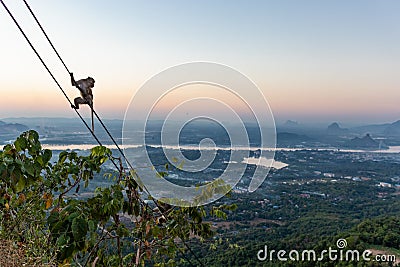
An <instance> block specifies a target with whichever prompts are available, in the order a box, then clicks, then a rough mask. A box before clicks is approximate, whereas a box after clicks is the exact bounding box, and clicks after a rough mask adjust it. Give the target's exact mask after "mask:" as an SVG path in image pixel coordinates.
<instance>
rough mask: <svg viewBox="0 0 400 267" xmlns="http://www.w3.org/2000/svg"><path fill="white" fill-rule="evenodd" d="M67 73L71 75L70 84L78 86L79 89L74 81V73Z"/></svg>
mask: <svg viewBox="0 0 400 267" xmlns="http://www.w3.org/2000/svg"><path fill="white" fill-rule="evenodd" d="M69 75H70V76H71V84H72V86H75V87H78V89H79V90H80V88H79V86H78V84H77V83H76V81H75V79H74V74H73V73H72V72H70V73H69Z"/></svg>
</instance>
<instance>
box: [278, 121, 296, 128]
mask: <svg viewBox="0 0 400 267" xmlns="http://www.w3.org/2000/svg"><path fill="white" fill-rule="evenodd" d="M282 126H283V127H297V126H299V123H298V122H297V121H292V120H287V121H286V122H285V123H284V124H282Z"/></svg>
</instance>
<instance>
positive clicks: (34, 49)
mask: <svg viewBox="0 0 400 267" xmlns="http://www.w3.org/2000/svg"><path fill="white" fill-rule="evenodd" d="M0 2H1V4H2V5H3V7H4V8H5V10H6V11H7V13H8V14H9V15H10V17H11V19H12V20H13V21H14V23H15V25H16V26H17V27H18V29H19V31H20V32H21V34H22V35H23V36H24V38H25V40H26V41H27V42H28V44H29V46H30V47H31V48H32V50H33V52H34V53H35V54H36V56H37V57H38V58H39V60H40V62H41V63H42V65H43V66H44V68H45V69H46V70H47V72H48V73H49V75H50V76H51V78H52V79H53V81H54V82H55V83H56V85H57V87H58V88H59V89H60V91H61V92H62V93H63V95H64V96H65V98H66V99H67V101H68V102H69V104H70V105H72V102H71V100H70V99H69V97H68V95H67V94H66V93H65V91H64V89H63V88H62V87H61V85H60V84H59V82H58V81H57V79H56V78H55V77H54V75H53V73H52V72H51V71H50V69H49V68H48V67H47V65H46V63H45V62H44V61H43V59H42V57H41V56H40V55H39V53H38V51H37V50H36V48H35V47H34V46H33V44H32V43H31V41H30V40H29V38H28V36H27V35H26V34H25V32H24V30H23V29H22V28H21V26H20V25H19V23H18V22H17V20H16V19H15V17H14V16H13V14H12V13H11V11H10V10H9V9H8V7H7V6H6V4H5V3H4V2H3V0H0ZM74 110H75V112H76V114H77V115H78V116H79V118H80V119H81V120H82V122H83V123H84V125H85V126H86V128H87V129H88V130H89V132H90V133H91V134H92V136H93V138H94V139H95V140H96V141H97V143H98V144H99V145H100V146H102V143H101V142H100V140H99V139H98V138H97V136H96V135H95V134H94V132H93V131H92V130H91V129H90V127H89V125H88V124H87V123H86V121H85V120H84V119H83V117H82V116H81V114H80V113H79V112H78V110H76V109H74ZM113 164H114V166H115V167H116V168H117V169H118V165H116V163H115V162H114V161H113Z"/></svg>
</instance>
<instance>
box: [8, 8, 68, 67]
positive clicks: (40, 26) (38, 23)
mask: <svg viewBox="0 0 400 267" xmlns="http://www.w3.org/2000/svg"><path fill="white" fill-rule="evenodd" d="M23 1H24V3H25V5H26V7H27V8H28V9H29V12H31V14H32V16H33V18H34V19H35V21H36V23H37V25H39V28H40V29H41V30H42V33H43V34H44V36H46V39H47V41H49V43H50V45H51V47H52V48H53V50H54V52H56V55H57V56H58V58H59V59H60V61H61V63H62V64H63V65H64V67H65V69H66V70H67V71H68V73H70V71H69V69H68V68H67V65H65V63H64V61H63V60H62V58H61V56H60V54H58V52H57V50H56V48H55V47H54V45H53V43H52V42H51V41H50V38H49V36H47V34H46V32H45V30H44V29H43V27H42V25H41V24H40V22H39V20H38V19H37V18H36V16H35V14H34V13H33V11H32V9H31V7H30V6H29V5H28V3H27V2H26V1H25V0H23ZM2 2H3V1H2Z"/></svg>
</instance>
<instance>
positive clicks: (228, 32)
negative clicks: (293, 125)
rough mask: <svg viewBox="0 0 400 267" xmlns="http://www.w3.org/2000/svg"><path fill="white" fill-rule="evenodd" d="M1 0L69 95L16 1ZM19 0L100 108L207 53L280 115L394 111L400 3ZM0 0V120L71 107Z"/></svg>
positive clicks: (117, 106)
mask: <svg viewBox="0 0 400 267" xmlns="http://www.w3.org/2000/svg"><path fill="white" fill-rule="evenodd" d="M5 2H6V4H7V5H8V6H9V8H10V9H11V10H12V11H13V12H14V13H15V15H16V17H17V19H18V20H20V21H21V24H22V26H23V27H24V28H25V29H26V30H27V33H28V35H29V36H31V37H32V41H34V43H35V44H37V46H38V48H39V50H40V53H41V54H42V55H43V56H44V57H45V59H46V61H47V62H48V64H49V66H50V67H51V68H52V69H53V70H54V72H55V74H56V76H57V78H58V79H59V80H60V81H61V83H62V85H63V86H64V87H65V88H66V89H67V93H68V95H69V96H71V98H73V97H74V96H75V95H76V94H77V92H76V89H74V88H72V87H71V86H69V84H68V82H69V80H68V76H67V74H66V73H65V71H64V70H63V69H62V66H61V64H60V63H59V62H58V61H57V59H56V58H55V56H54V53H53V52H52V50H51V48H50V47H49V46H48V45H47V43H46V41H45V40H44V39H43V37H42V36H41V35H40V32H39V29H38V28H37V26H36V25H35V24H34V21H33V20H32V18H31V17H30V14H29V12H28V11H27V10H26V8H25V7H24V5H23V2H22V1H11V0H8V1H7V0H5ZM29 3H30V5H31V7H32V9H33V10H34V11H35V12H36V14H37V16H38V18H39V20H40V21H41V22H42V24H43V26H44V27H45V29H46V30H47V32H48V34H49V35H50V38H51V39H52V40H53V42H54V44H55V45H56V47H57V49H58V50H59V52H60V53H61V55H62V57H63V58H64V60H65V61H66V63H67V65H68V66H69V68H70V69H72V70H73V71H74V73H75V75H76V76H77V77H87V76H88V75H91V76H93V77H95V79H96V87H95V91H94V92H95V100H96V106H97V109H98V110H99V113H101V114H103V115H104V116H105V117H108V118H122V117H123V114H124V111H125V108H126V106H127V104H128V102H129V99H130V98H131V97H132V95H133V93H134V91H135V90H137V88H139V87H140V85H141V84H143V83H144V82H145V81H146V80H147V79H149V78H150V77H151V76H153V75H155V74H156V73H158V72H160V71H162V70H163V69H165V68H167V67H170V66H173V65H176V64H180V63H185V62H191V61H212V62H218V63H221V64H226V65H229V66H232V67H234V68H235V69H237V70H239V71H241V72H242V73H244V74H245V75H247V76H248V77H249V78H251V79H252V80H253V81H254V82H255V83H256V84H257V85H258V86H259V87H260V89H261V90H262V91H263V93H264V94H265V96H266V97H267V99H268V101H269V103H270V105H271V108H272V110H273V112H274V115H275V116H276V118H277V119H278V120H286V119H293V120H299V121H321V120H329V121H330V120H338V121H348V122H351V121H365V122H377V121H393V120H397V119H400V107H399V105H398V99H399V98H400V90H399V87H400V78H399V77H400V75H399V74H398V72H399V69H400V16H399V14H400V2H399V1H395V0H393V1H389V0H382V1H377V0H375V1H368V0H358V1H354V0H346V1H345V0H342V1H340V0H335V1H333V0H332V1H317V0H315V1H299V0H298V1H294V0H292V1H283V0H282V1H61V0H59V1H49V0H48V1H39V0H35V1H33V0H31V1H29ZM0 9H1V10H0V25H1V27H0V33H1V36H2V41H1V43H0V58H1V61H0V62H1V63H0V73H1V78H0V94H1V97H0V118H2V117H19V116H65V117H72V116H74V114H73V113H72V112H71V110H70V109H69V107H68V105H67V104H66V103H65V100H64V99H63V97H62V95H61V94H60V93H59V91H58V89H57V88H56V87H55V85H54V84H53V82H52V80H51V79H50V78H49V77H48V74H47V73H46V72H45V71H44V69H43V67H42V66H41V65H40V63H39V61H38V60H37V59H36V58H35V56H34V54H33V53H32V52H31V51H30V48H29V47H28V46H27V44H26V42H25V40H24V39H23V38H22V36H21V34H20V33H19V32H18V31H17V28H16V27H15V25H14V24H13V23H12V21H11V20H10V18H9V17H8V15H7V14H6V13H5V11H4V9H3V8H0ZM43 98H46V99H45V100H43Z"/></svg>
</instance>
